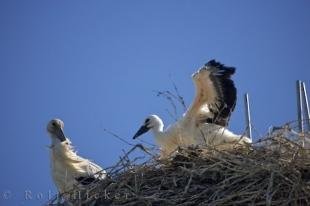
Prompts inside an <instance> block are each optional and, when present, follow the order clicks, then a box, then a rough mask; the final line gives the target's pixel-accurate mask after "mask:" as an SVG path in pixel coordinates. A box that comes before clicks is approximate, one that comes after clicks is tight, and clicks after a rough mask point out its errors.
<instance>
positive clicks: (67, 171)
mask: <svg viewBox="0 0 310 206" xmlns="http://www.w3.org/2000/svg"><path fill="white" fill-rule="evenodd" d="M63 128H64V123H63V121H61V120H60V119H53V120H51V121H50V122H49V123H48V125H47V131H48V133H49V135H50V137H51V140H52V145H51V147H50V148H51V170H52V177H53V180H54V182H55V184H56V186H57V188H58V191H59V192H60V193H61V194H62V193H65V192H69V191H70V190H72V189H73V188H74V186H77V187H78V188H80V187H83V186H85V185H88V184H91V183H92V182H94V181H95V180H97V179H104V178H105V177H106V172H105V171H104V170H103V169H102V168H101V167H100V166H98V165H97V164H95V163H93V162H91V161H90V160H88V159H85V158H83V157H80V156H79V155H77V154H76V152H75V151H74V150H73V147H72V145H71V142H70V140H69V139H67V138H66V137H65V135H64V133H63Z"/></svg>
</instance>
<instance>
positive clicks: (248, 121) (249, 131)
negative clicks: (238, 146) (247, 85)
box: [244, 93, 252, 140]
mask: <svg viewBox="0 0 310 206" xmlns="http://www.w3.org/2000/svg"><path fill="white" fill-rule="evenodd" d="M244 106H245V119H246V128H247V136H248V137H249V138H250V139H251V140H252V122H251V112H250V100H249V94H248V93H245V95H244Z"/></svg>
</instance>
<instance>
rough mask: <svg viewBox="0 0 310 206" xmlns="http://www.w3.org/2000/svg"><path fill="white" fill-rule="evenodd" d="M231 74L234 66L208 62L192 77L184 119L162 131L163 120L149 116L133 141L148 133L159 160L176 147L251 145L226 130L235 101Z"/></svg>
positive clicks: (244, 139) (155, 116) (239, 136)
mask: <svg viewBox="0 0 310 206" xmlns="http://www.w3.org/2000/svg"><path fill="white" fill-rule="evenodd" d="M234 73H235V68H234V67H227V66H224V65H223V64H221V63H219V62H216V61H215V60H211V61H209V62H208V63H207V64H205V65H204V66H203V67H202V68H201V69H199V70H198V71H197V72H196V73H194V74H193V75H192V78H193V80H194V83H195V87H196V96H195V99H194V101H193V103H192V105H191V106H190V107H189V109H188V110H187V111H186V113H185V114H184V116H183V117H182V118H181V119H180V120H178V121H177V122H176V123H175V124H173V125H171V126H170V127H169V128H168V129H167V130H165V131H164V124H163V121H162V120H161V119H160V118H159V117H158V116H157V115H150V116H148V117H147V118H146V120H145V121H144V123H143V125H142V126H141V128H140V129H139V130H138V131H137V133H136V134H135V135H134V137H133V138H134V139H135V138H137V137H138V136H140V135H142V134H144V133H145V132H147V131H149V130H151V131H152V132H153V134H154V137H155V140H156V142H157V144H158V145H159V147H160V149H161V156H162V157H166V156H168V155H170V154H171V153H172V152H174V151H175V150H176V149H177V148H178V147H179V146H182V147H184V146H189V145H201V144H207V145H212V146H217V145H228V146H229V145H230V146H231V145H232V144H233V143H240V144H245V143H251V140H250V139H249V138H248V137H244V136H242V135H236V134H234V133H232V132H231V131H229V130H228V129H227V128H226V127H227V125H228V122H229V118H230V115H231V113H232V112H233V110H234V108H235V104H236V99H237V97H236V96H237V95H236V94H237V91H236V88H235V85H234V82H233V81H232V79H231V76H232V75H233V74H234ZM226 148H227V147H226Z"/></svg>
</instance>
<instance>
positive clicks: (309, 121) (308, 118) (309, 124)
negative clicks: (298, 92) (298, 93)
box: [302, 82, 310, 131]
mask: <svg viewBox="0 0 310 206" xmlns="http://www.w3.org/2000/svg"><path fill="white" fill-rule="evenodd" d="M302 93H303V100H304V102H303V103H304V106H305V110H306V111H305V112H306V114H305V115H306V118H305V120H306V123H307V127H308V131H310V111H309V102H308V94H307V90H306V84H305V82H302Z"/></svg>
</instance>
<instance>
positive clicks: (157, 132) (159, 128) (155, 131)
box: [152, 122, 164, 136]
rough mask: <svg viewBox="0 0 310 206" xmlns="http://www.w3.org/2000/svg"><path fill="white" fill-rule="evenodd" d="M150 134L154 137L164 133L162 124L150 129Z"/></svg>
mask: <svg viewBox="0 0 310 206" xmlns="http://www.w3.org/2000/svg"><path fill="white" fill-rule="evenodd" d="M152 132H153V134H154V136H159V135H161V134H162V133H163V132H164V124H163V123H162V122H159V123H158V124H157V125H155V126H154V127H153V128H152Z"/></svg>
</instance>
